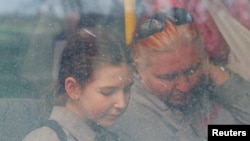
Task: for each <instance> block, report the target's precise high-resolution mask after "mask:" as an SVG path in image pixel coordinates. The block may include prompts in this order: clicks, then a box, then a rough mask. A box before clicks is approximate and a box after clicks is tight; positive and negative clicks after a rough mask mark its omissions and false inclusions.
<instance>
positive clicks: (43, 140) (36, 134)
mask: <svg viewBox="0 0 250 141" xmlns="http://www.w3.org/2000/svg"><path fill="white" fill-rule="evenodd" d="M49 140H53V141H60V140H59V138H58V137H57V135H56V133H55V132H54V130H52V129H51V128H49V127H47V126H43V127H40V128H38V129H35V130H33V131H31V132H30V133H29V134H28V135H27V136H26V137H25V138H24V139H23V141H49Z"/></svg>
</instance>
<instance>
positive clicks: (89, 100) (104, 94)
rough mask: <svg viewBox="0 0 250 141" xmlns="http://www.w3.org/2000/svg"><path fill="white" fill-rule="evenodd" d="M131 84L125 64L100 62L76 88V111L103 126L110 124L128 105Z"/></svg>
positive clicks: (130, 74) (130, 77)
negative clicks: (82, 84)
mask: <svg viewBox="0 0 250 141" xmlns="http://www.w3.org/2000/svg"><path fill="white" fill-rule="evenodd" d="M132 83H133V79H132V72H131V68H130V67H128V66H127V65H126V64H122V65H120V66H112V65H105V66H104V65H103V66H102V67H100V68H98V69H97V70H95V71H94V73H93V77H92V79H91V80H90V81H89V82H88V83H87V85H86V86H85V87H82V88H81V89H80V90H79V93H80V96H79V100H78V102H77V103H78V104H77V110H78V111H77V112H78V113H79V114H80V116H81V117H82V118H85V119H87V120H91V121H93V122H95V123H97V124H98V125H101V126H103V127H109V126H111V125H113V123H114V121H115V119H116V118H117V117H119V116H120V115H121V114H122V113H123V112H124V110H125V109H126V107H127V105H128V102H129V98H130V88H131V85H132Z"/></svg>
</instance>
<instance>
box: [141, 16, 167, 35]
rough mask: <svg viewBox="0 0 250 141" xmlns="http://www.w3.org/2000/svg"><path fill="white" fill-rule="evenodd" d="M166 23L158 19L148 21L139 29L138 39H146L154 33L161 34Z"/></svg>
mask: <svg viewBox="0 0 250 141" xmlns="http://www.w3.org/2000/svg"><path fill="white" fill-rule="evenodd" d="M164 26H165V25H164V22H162V21H159V20H157V19H154V18H152V19H146V20H145V21H144V22H143V24H142V25H141V26H140V27H139V31H138V33H137V34H138V38H141V39H142V38H146V37H148V36H150V35H152V34H154V33H157V32H160V31H162V30H163V28H164Z"/></svg>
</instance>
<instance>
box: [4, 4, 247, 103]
mask: <svg viewBox="0 0 250 141" xmlns="http://www.w3.org/2000/svg"><path fill="white" fill-rule="evenodd" d="M204 1H207V0H188V1H186V0H8V1H6V0H0V97H1V98H39V97H41V96H42V95H44V94H50V93H53V90H54V86H55V83H56V76H57V68H58V60H59V59H60V57H59V56H60V52H61V51H62V49H63V48H61V46H64V45H65V38H66V37H67V35H68V34H70V32H72V31H74V29H75V28H76V27H87V28H88V27H90V28H91V27H95V26H104V27H105V28H107V29H108V30H110V31H111V32H114V33H115V34H116V35H117V36H120V38H121V39H122V40H124V41H126V42H127V43H128V42H129V40H130V39H131V36H130V35H132V32H133V29H134V25H135V23H136V20H137V18H138V17H139V16H141V15H143V14H150V13H151V12H156V11H157V10H159V9H166V8H169V7H173V6H177V7H183V8H185V9H187V10H188V11H189V12H190V13H191V14H192V15H193V16H194V20H195V23H196V24H197V26H198V27H199V29H200V31H201V33H202V36H203V39H204V48H205V50H206V51H207V52H208V54H209V57H210V59H211V61H213V62H214V63H215V64H219V65H228V64H229V65H231V66H232V68H233V70H236V71H237V72H239V73H240V74H241V75H242V76H243V77H245V78H246V79H247V80H250V71H249V70H250V69H249V68H248V66H250V57H248V53H249V52H250V49H249V44H248V43H249V40H250V38H247V37H248V35H250V33H249V29H250V0H237V1H236V0H221V1H219V2H221V3H222V5H223V6H224V7H225V8H226V11H227V12H228V13H229V14H230V16H231V18H232V19H234V20H236V21H237V22H238V23H239V24H238V25H239V26H240V28H241V29H242V27H243V28H244V29H243V30H244V33H246V34H244V35H238V34H239V33H240V32H238V31H240V30H238V28H237V27H236V26H234V27H232V26H233V25H229V26H228V27H229V28H228V29H234V31H233V30H232V31H230V30H228V29H224V30H223V29H221V28H220V29H218V25H221V27H223V26H224V25H223V24H227V23H231V22H230V21H228V19H229V18H227V17H219V18H218V17H217V19H221V21H222V22H221V21H218V20H217V21H216V20H214V18H216V17H215V16H216V15H221V11H220V9H217V10H213V11H214V13H213V14H212V15H211V11H210V13H209V12H208V10H207V5H204V4H202V3H201V2H204ZM217 2H218V1H217ZM214 5H216V3H214ZM211 7H213V6H211ZM211 7H210V9H211ZM238 25H237V26H238ZM230 26H231V27H230ZM239 26H238V27H239ZM241 26H242V27H241ZM221 31H222V32H221ZM229 31H230V32H231V34H234V33H235V34H234V38H235V42H240V43H242V42H244V44H241V45H238V44H234V42H233V43H230V44H228V41H231V40H228V39H227V40H225V39H224V37H223V36H225V35H227V34H228V32H229ZM235 31H236V32H238V33H237V34H236V32H235ZM222 33H223V36H222ZM242 33H243V32H242ZM242 36H244V38H245V37H246V38H245V39H244V40H241V39H242V38H243V37H242ZM236 38H237V39H236ZM240 40H241V41H240ZM232 49H233V50H232ZM241 49H242V50H241ZM239 51H242V52H243V53H242V52H239ZM235 53H238V54H237V55H236V56H235ZM244 53H245V55H244ZM237 57H238V58H237ZM242 60H243V61H242ZM244 61H246V62H244ZM242 62H243V63H242ZM248 64H249V65H248Z"/></svg>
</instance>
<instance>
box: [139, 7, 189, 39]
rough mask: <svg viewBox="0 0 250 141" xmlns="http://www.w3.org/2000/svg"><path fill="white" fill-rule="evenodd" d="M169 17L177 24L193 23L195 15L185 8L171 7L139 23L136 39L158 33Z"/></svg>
mask: <svg viewBox="0 0 250 141" xmlns="http://www.w3.org/2000/svg"><path fill="white" fill-rule="evenodd" d="M166 18H167V19H169V20H170V21H171V22H172V23H173V24H175V25H177V26H178V25H183V24H186V23H193V21H194V20H193V17H192V15H191V14H189V13H188V12H187V11H186V10H185V9H183V8H176V7H175V8H170V9H168V10H167V11H165V12H162V13H157V14H154V15H152V16H149V17H147V18H146V19H145V20H144V21H143V22H142V23H139V25H138V27H137V29H136V32H135V38H134V39H135V40H138V39H143V38H146V37H148V36H150V35H152V34H155V33H158V32H160V31H162V30H163V29H164V28H165V26H166V25H165V19H166Z"/></svg>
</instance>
